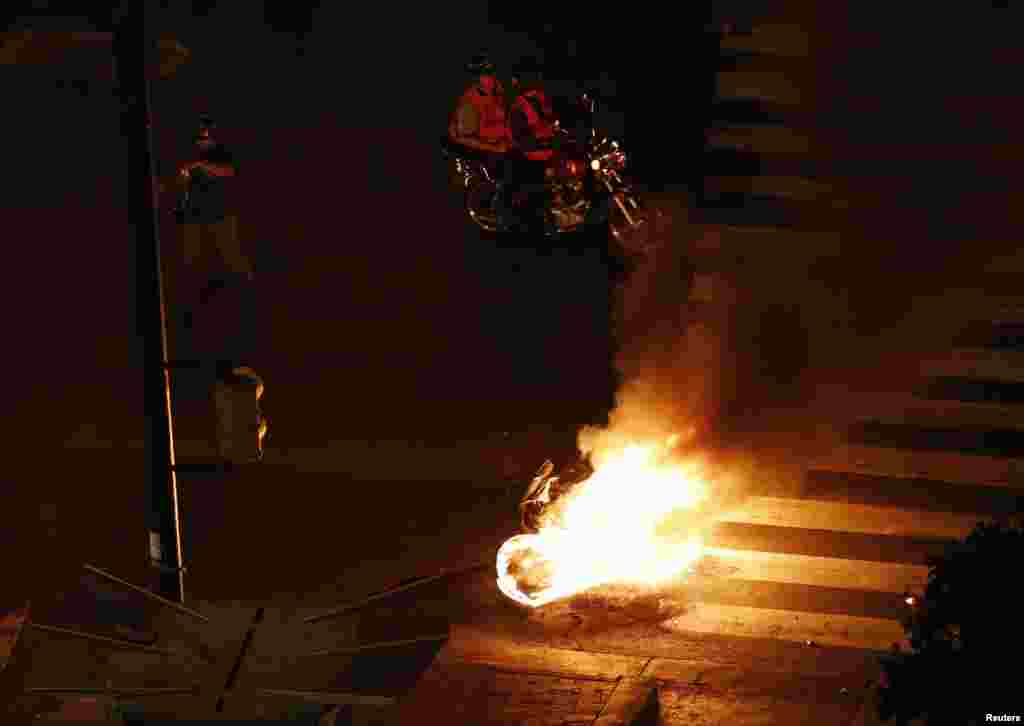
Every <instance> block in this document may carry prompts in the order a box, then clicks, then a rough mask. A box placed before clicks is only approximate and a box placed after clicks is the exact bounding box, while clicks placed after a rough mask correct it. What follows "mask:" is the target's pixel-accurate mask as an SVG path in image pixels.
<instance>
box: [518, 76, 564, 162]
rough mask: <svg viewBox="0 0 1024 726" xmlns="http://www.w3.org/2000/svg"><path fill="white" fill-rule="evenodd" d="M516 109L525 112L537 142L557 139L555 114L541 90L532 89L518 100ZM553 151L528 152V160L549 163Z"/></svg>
mask: <svg viewBox="0 0 1024 726" xmlns="http://www.w3.org/2000/svg"><path fill="white" fill-rule="evenodd" d="M516 108H518V109H519V110H520V111H522V112H523V114H524V115H525V116H526V121H527V123H528V124H529V127H530V133H531V134H532V135H533V138H535V139H536V140H537V141H541V142H544V141H550V140H551V139H553V138H554V137H555V121H554V118H555V114H554V112H553V111H552V110H551V102H550V101H549V100H548V97H547V95H546V94H545V93H544V92H543V91H541V90H539V89H531V90H529V91H527V92H526V93H523V94H522V95H520V96H519V97H518V98H517V99H516ZM554 153H555V152H554V151H553V150H552V149H541V150H539V151H527V152H526V158H527V159H533V160H535V161H547V160H548V159H550V158H551V157H552V156H553V155H554Z"/></svg>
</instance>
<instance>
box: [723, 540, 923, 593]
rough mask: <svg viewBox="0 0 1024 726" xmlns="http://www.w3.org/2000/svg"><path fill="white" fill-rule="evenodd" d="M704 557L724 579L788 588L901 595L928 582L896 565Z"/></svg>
mask: <svg viewBox="0 0 1024 726" xmlns="http://www.w3.org/2000/svg"><path fill="white" fill-rule="evenodd" d="M705 553H706V554H707V555H708V556H709V557H713V558H715V559H717V560H718V561H719V562H720V563H721V564H722V565H724V567H725V573H724V574H725V577H726V578H727V579H736V580H757V581H763V582H777V583H786V584H790V585H814V586H818V587H831V588H840V589H851V590H853V589H856V590H870V591H873V592H888V593H897V594H899V593H903V592H905V591H906V589H907V587H908V586H909V585H911V584H922V583H925V582H926V581H927V579H928V567H927V566H924V565H908V564H903V563H897V562H870V561H868V560H852V559H840V558H836V557H816V556H809V555H790V554H784V553H779V552H755V551H751V550H734V549H725V548H720V547H708V548H706V549H705Z"/></svg>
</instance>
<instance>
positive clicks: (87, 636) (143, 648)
mask: <svg viewBox="0 0 1024 726" xmlns="http://www.w3.org/2000/svg"><path fill="white" fill-rule="evenodd" d="M26 625H28V626H29V627H31V628H33V629H34V630H39V631H42V632H45V633H55V634H57V635H67V636H69V637H72V638H79V639H81V640H89V641H92V642H94V643H101V644H104V645H110V646H115V647H118V648H125V649H127V650H137V651H140V652H143V653H159V654H160V655H182V654H181V653H179V652H178V651H174V650H168V649H167V648H155V647H153V646H151V645H140V644H139V643H135V642H133V641H131V640H121V639H119V638H108V637H107V636H105V635H94V634H93V633H86V632H84V631H81V630H72V629H71V628H61V627H57V626H54V625H43V624H42V623H33V622H28V623H26Z"/></svg>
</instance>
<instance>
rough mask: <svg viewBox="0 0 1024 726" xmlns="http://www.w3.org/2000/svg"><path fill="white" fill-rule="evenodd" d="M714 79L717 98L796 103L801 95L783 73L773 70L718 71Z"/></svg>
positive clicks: (786, 103) (798, 89)
mask: <svg viewBox="0 0 1024 726" xmlns="http://www.w3.org/2000/svg"><path fill="white" fill-rule="evenodd" d="M716 81H717V83H716V88H717V93H718V96H719V98H756V99H760V100H763V101H771V102H773V103H778V104H784V105H796V104H799V103H800V97H801V95H803V94H802V93H801V90H800V88H799V87H797V86H796V85H795V84H794V83H793V82H792V81H791V80H790V79H788V78H787V77H786V76H785V75H784V74H782V73H778V72H773V71H747V70H744V71H720V72H719V73H718V74H717V79H716Z"/></svg>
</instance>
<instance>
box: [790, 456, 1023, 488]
mask: <svg viewBox="0 0 1024 726" xmlns="http://www.w3.org/2000/svg"><path fill="white" fill-rule="evenodd" d="M808 468H812V469H824V470H827V471H840V472H843V471H846V472H855V473H863V474H878V475H881V476H893V477H906V478H913V477H920V478H923V479H934V480H937V481H948V482H953V483H965V484H985V485H989V486H994V487H1006V488H1010V489H1018V490H1022V491H1024V460H1021V459H1003V458H998V457H991V456H975V455H966V454H958V453H956V452H950V451H907V450H904V449H889V448H883V447H879V446H864V445H860V444H841V445H839V446H836V447H834V448H833V449H832V450H831V451H830V452H828V453H827V454H824V455H822V456H819V457H816V458H814V459H813V460H812V461H810V462H809V466H808Z"/></svg>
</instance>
